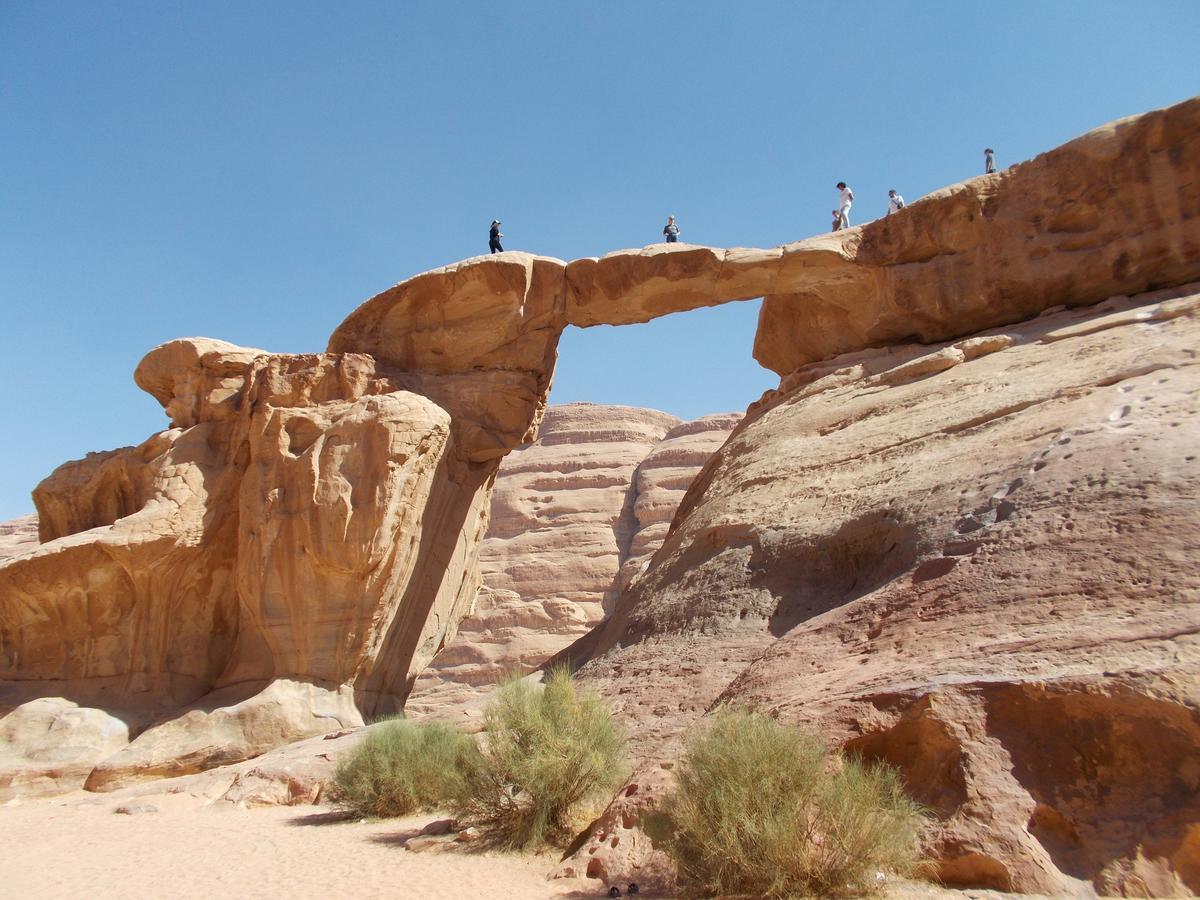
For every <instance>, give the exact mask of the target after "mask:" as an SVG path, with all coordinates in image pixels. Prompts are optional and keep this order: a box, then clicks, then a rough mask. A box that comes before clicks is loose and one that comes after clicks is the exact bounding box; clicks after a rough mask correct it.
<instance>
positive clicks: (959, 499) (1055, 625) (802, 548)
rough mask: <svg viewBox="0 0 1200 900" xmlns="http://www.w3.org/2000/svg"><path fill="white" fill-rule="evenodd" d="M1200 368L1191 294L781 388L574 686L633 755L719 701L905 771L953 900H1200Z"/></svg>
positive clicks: (714, 475)
mask: <svg viewBox="0 0 1200 900" xmlns="http://www.w3.org/2000/svg"><path fill="white" fill-rule="evenodd" d="M1197 347H1200V285H1189V286H1184V287H1181V288H1177V289H1172V290H1167V291H1160V292H1157V293H1151V294H1144V295H1140V296H1135V297H1132V298H1129V297H1124V296H1121V297H1114V298H1111V299H1110V300H1108V301H1105V302H1103V303H1101V304H1099V305H1097V306H1094V307H1087V308H1082V309H1075V310H1060V311H1053V310H1051V311H1048V312H1047V313H1045V314H1043V315H1042V316H1039V317H1035V318H1033V319H1031V320H1029V321H1026V322H1023V323H1020V324H1018V325H1014V326H1011V327H1008V328H1004V329H997V330H993V331H989V332H984V333H981V334H978V335H975V336H972V337H969V338H966V339H963V340H959V341H954V342H950V343H945V344H941V345H934V346H928V345H926V346H921V345H901V346H896V347H892V348H889V349H886V350H868V351H859V352H857V353H853V354H848V355H845V356H841V357H835V358H834V359H831V360H828V361H825V362H823V363H820V364H817V365H814V366H810V367H808V368H806V369H802V370H800V371H798V372H797V373H795V374H794V375H792V376H790V377H789V378H787V379H785V380H784V384H783V385H782V386H781V388H780V390H779V392H777V393H776V394H774V395H768V397H766V398H764V401H763V402H762V403H761V404H759V405H758V406H757V407H756V408H752V409H751V410H750V411H749V412H748V414H747V417H746V419H745V420H744V422H743V424H742V425H741V426H740V427H739V428H738V430H737V431H736V432H735V433H734V435H733V436H732V437H731V438H730V440H729V442H728V443H727V444H726V445H725V446H724V447H722V448H721V449H720V450H719V451H718V452H717V454H716V455H715V456H714V457H713V459H712V461H711V462H710V463H709V465H708V466H707V467H706V468H705V469H704V471H703V472H702V473H701V475H700V476H699V477H698V478H697V479H696V481H695V483H694V484H693V487H692V490H691V492H690V493H689V495H688V498H687V499H686V500H685V502H684V504H683V506H682V507H681V509H680V512H679V514H678V519H677V522H676V528H675V530H674V532H673V533H672V534H671V536H670V537H669V538H668V539H667V542H666V544H665V545H664V547H663V548H662V550H660V552H659V554H658V555H657V556H656V557H655V563H654V565H653V566H652V567H651V569H650V570H649V571H648V572H647V573H646V574H645V575H643V577H642V578H641V579H640V580H639V581H638V582H637V583H636V584H634V585H633V587H632V588H631V590H630V591H628V592H627V593H626V594H624V595H623V596H622V597H621V599H620V601H619V604H618V608H617V610H616V611H615V613H614V615H613V616H612V618H611V619H610V620H609V621H608V622H607V623H606V624H605V625H604V626H603V627H602V628H601V629H600V630H599V631H598V632H597V633H596V634H595V635H593V636H592V640H594V641H595V642H596V645H595V646H594V647H593V648H592V651H591V652H592V653H593V654H594V655H595V658H594V659H593V661H592V662H590V663H589V664H588V665H586V666H585V667H584V668H583V670H582V672H583V674H584V675H586V676H589V677H590V678H591V679H592V680H593V681H594V682H595V683H596V684H597V685H599V686H601V687H602V688H603V689H604V690H605V691H606V692H608V693H610V694H611V696H612V698H613V700H614V703H615V704H616V705H617V706H618V708H619V709H620V711H621V713H622V715H623V716H624V718H625V719H626V721H627V722H628V723H629V724H630V728H631V731H633V733H635V734H637V735H638V737H639V744H640V746H641V749H642V752H643V754H644V755H650V756H652V755H653V753H659V754H663V753H665V754H667V755H670V753H672V752H674V751H673V750H672V749H671V747H672V746H673V744H672V742H673V740H675V739H677V737H678V735H679V733H680V731H681V729H683V728H685V727H687V726H688V725H689V723H690V722H692V721H694V720H695V719H696V717H697V716H699V715H701V714H702V713H703V712H704V711H705V709H707V708H708V707H710V706H711V705H713V704H716V703H720V702H727V703H735V704H750V705H753V706H756V707H759V708H762V709H764V710H767V711H769V712H770V713H771V714H772V715H773V716H776V717H778V718H780V719H782V720H784V721H787V722H793V723H797V724H800V725H802V726H804V727H806V728H808V729H811V730H813V731H815V732H817V733H818V734H821V735H822V736H824V737H825V738H826V739H827V740H829V741H831V742H833V743H834V744H835V745H838V746H842V747H845V748H846V749H848V750H850V751H853V752H856V753H859V754H862V755H863V756H865V757H866V758H868V759H879V760H884V761H887V762H888V763H890V764H892V765H895V766H898V767H899V768H900V770H901V772H902V773H903V774H904V776H905V778H906V781H907V783H908V785H909V787H910V789H911V790H912V791H913V792H914V794H915V795H916V796H917V798H918V799H919V800H920V801H921V802H923V803H924V804H926V805H927V806H929V807H930V808H931V809H932V810H933V811H934V812H935V813H936V815H937V819H938V824H937V829H936V833H935V835H934V836H933V849H934V852H935V854H936V856H937V858H938V861H939V875H940V877H941V878H942V879H943V880H944V881H946V882H948V883H951V884H962V885H972V886H987V887H993V888H998V889H1002V890H1018V891H1027V892H1039V893H1046V894H1050V895H1054V896H1064V895H1086V894H1089V893H1090V892H1092V891H1097V892H1100V893H1104V894H1114V893H1115V894H1128V895H1131V896H1146V895H1161V896H1187V895H1189V894H1191V893H1194V892H1195V891H1197V890H1200V853H1198V851H1200V847H1198V845H1197V844H1196V842H1195V838H1194V835H1195V833H1196V829H1197V828H1200V768H1198V767H1197V765H1196V760H1197V750H1198V748H1200V576H1198V574H1197V572H1196V569H1195V566H1194V565H1193V557H1194V555H1195V550H1196V548H1197V547H1200V451H1198V450H1197V447H1200V360H1198V358H1197V354H1196V348H1197ZM577 649H578V648H577ZM605 651H607V652H605ZM702 660H704V661H712V662H701V661H702ZM664 698H671V702H664ZM676 698H678V699H679V700H680V701H684V700H687V701H689V702H688V703H687V704H686V705H685V703H684V702H680V703H678V704H676V703H675V702H674V701H675V700H676ZM696 698H699V701H700V702H699V703H697V702H695V701H696ZM651 747H653V748H654V749H653V750H651V749H650V748H651ZM649 771H653V766H650V769H649ZM647 777H648V775H647V773H646V772H643V773H641V774H640V775H639V780H642V781H645V780H646V779H647ZM629 837H630V840H628V841H626V840H622V841H621V843H622V844H632V843H633V836H629ZM588 849H591V850H593V851H597V848H595V847H593V848H588ZM597 852H600V851H597ZM585 854H586V850H585ZM605 855H606V854H605V853H604V852H601V855H600V857H599V858H600V859H601V860H604V858H605ZM591 856H592V857H594V856H595V853H593V854H591ZM575 865H576V866H578V865H579V863H578V862H577V863H576V864H575ZM597 865H601V864H600V863H597ZM603 865H606V866H607V867H608V868H609V869H613V868H614V867H615V866H616V865H617V863H616V862H614V861H612V860H608V861H607V862H605V863H603ZM1146 892H1149V894H1147V893H1146Z"/></svg>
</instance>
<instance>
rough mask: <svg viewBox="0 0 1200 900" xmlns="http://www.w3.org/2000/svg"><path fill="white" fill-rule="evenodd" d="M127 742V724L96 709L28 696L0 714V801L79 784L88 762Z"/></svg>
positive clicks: (60, 790)
mask: <svg viewBox="0 0 1200 900" xmlns="http://www.w3.org/2000/svg"><path fill="white" fill-rule="evenodd" d="M128 742H129V728H128V726H127V725H126V724H125V723H124V722H122V721H121V720H120V719H118V718H116V717H114V716H110V715H108V714H107V713H105V712H103V711H101V710H98V709H88V708H80V707H79V706H77V705H76V704H74V703H72V702H71V701H69V700H64V699H62V698H61V697H40V698H38V699H37V700H30V701H29V702H27V703H24V704H22V705H20V706H18V707H17V708H16V709H14V710H13V711H12V712H10V713H9V714H8V715H6V716H4V717H3V718H0V803H5V802H7V801H9V800H12V799H13V798H15V797H37V796H40V795H42V794H57V793H61V792H62V791H64V790H70V789H72V788H80V787H83V783H84V781H85V780H86V779H87V777H88V775H89V773H91V771H92V767H93V766H95V765H96V763H98V762H100V760H102V759H104V758H105V757H106V756H108V755H109V754H110V753H113V752H114V751H116V750H119V749H120V748H121V747H123V746H125V744H126V743H128Z"/></svg>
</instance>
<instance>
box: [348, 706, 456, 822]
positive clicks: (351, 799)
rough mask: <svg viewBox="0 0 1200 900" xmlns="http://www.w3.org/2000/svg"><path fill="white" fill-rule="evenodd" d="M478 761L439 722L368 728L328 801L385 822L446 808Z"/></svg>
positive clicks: (453, 731)
mask: <svg viewBox="0 0 1200 900" xmlns="http://www.w3.org/2000/svg"><path fill="white" fill-rule="evenodd" d="M477 757H478V750H477V749H476V747H475V741H474V740H473V739H472V738H471V737H470V736H469V735H466V734H463V733H462V732H461V731H459V730H458V729H456V728H452V727H450V726H449V725H444V724H442V723H440V722H431V723H428V724H422V725H414V724H413V723H411V722H406V721H405V720H403V719H395V720H393V721H390V722H385V723H383V724H380V725H377V726H374V727H372V728H371V730H370V731H368V732H367V736H366V738H364V740H363V742H362V743H361V744H359V745H358V746H357V747H355V748H354V750H352V751H351V752H350V753H349V754H348V755H347V756H346V757H345V758H344V759H343V760H342V761H341V762H340V763H339V764H338V767H337V771H336V773H335V774H334V777H333V785H332V788H331V791H330V794H331V798H332V799H333V801H334V803H336V804H337V805H339V806H341V807H343V808H345V809H349V810H352V811H353V812H355V813H357V814H359V815H361V816H370V817H378V818H385V817H388V816H403V815H407V814H408V813H413V812H420V811H423V810H430V809H436V808H438V807H444V806H446V805H447V804H448V803H449V802H450V801H451V800H452V799H453V798H454V797H456V796H457V795H458V794H459V793H460V792H461V791H462V789H463V788H462V786H463V783H464V781H465V780H466V778H467V773H468V772H469V771H470V769H471V768H472V767H473V765H474V763H475V760H476V759H477Z"/></svg>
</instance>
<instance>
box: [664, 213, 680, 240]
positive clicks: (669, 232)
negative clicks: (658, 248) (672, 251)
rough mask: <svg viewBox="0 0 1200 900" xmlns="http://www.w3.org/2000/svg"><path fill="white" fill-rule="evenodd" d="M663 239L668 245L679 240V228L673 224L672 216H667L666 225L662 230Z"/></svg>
mask: <svg viewBox="0 0 1200 900" xmlns="http://www.w3.org/2000/svg"><path fill="white" fill-rule="evenodd" d="M663 237H665V238H666V239H667V243H668V244H674V243H675V242H676V241H678V240H679V226H678V225H676V224H675V217H674V216H667V225H666V227H665V228H663Z"/></svg>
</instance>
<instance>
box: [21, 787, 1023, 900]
mask: <svg viewBox="0 0 1200 900" xmlns="http://www.w3.org/2000/svg"><path fill="white" fill-rule="evenodd" d="M202 799H203V798H202V797H199V796H197V795H196V794H186V793H182V792H181V793H179V794H175V795H172V794H167V793H154V794H144V795H141V796H136V795H135V796H129V794H128V793H125V794H124V795H123V796H117V795H111V794H110V795H96V794H85V793H83V792H77V793H75V794H73V795H69V796H67V797H57V798H53V799H46V800H34V801H24V802H22V803H20V804H17V805H8V806H0V898H3V900H9V898H12V900H17V898H21V900H26V898H42V897H47V898H49V897H53V898H56V900H70V898H88V900H105V898H110V897H120V898H139V900H140V898H155V900H192V898H196V900H201V898H202V900H213V898H221V900H238V898H274V897H286V898H288V900H307V898H313V900H317V898H320V900H333V898H343V897H344V898H352V900H370V898H377V897H378V898H383V897H386V898H391V900H396V898H401V900H404V898H427V900H443V898H444V900H473V898H488V900H498V898H504V900H540V898H575V900H583V898H601V897H607V896H608V888H609V885H607V884H603V883H601V882H599V881H597V880H595V879H557V880H551V879H549V878H548V877H547V876H548V873H549V872H550V871H551V870H552V869H553V868H554V866H555V864H556V862H557V857H555V856H554V855H543V856H517V855H511V854H505V853H498V852H484V851H481V850H478V849H473V848H468V847H464V846H462V845H457V846H454V845H452V844H451V843H449V842H447V843H445V844H442V845H440V846H441V847H444V848H449V849H442V850H441V851H440V852H438V851H430V850H426V851H424V852H413V851H411V850H408V849H406V848H405V846H404V844H405V842H406V841H408V840H409V839H411V838H413V837H416V836H417V835H418V834H419V833H420V831H421V829H422V828H423V827H424V826H425V825H427V824H428V823H429V822H431V821H432V820H434V819H437V818H439V817H438V816H436V815H424V816H416V817H412V818H407V819H392V820H384V821H378V820H376V821H360V820H355V819H346V818H345V817H344V816H343V815H342V814H341V813H338V812H336V811H334V810H332V809H330V808H328V807H321V806H272V807H266V808H262V809H239V808H237V807H235V806H233V805H232V804H228V803H210V804H207V805H201V806H197V802H200V801H202ZM119 806H126V807H129V808H131V809H132V810H133V812H132V813H131V814H120V813H116V812H114V810H115V809H116V808H117V807H119ZM621 887H622V889H624V888H625V885H624V884H622V885H621ZM661 896H662V895H661V894H654V893H652V892H650V891H648V890H643V891H642V892H641V893H640V895H639V898H648V900H653V898H654V897H661ZM878 900H1016V895H1011V894H1001V893H999V892H995V891H986V890H968V891H954V890H948V889H945V888H939V887H935V886H933V885H930V884H920V883H914V882H898V883H892V884H889V886H888V888H887V889H886V890H885V891H883V892H882V893H881V894H880V895H878ZM1020 900H1033V898H1032V897H1022V898H1020Z"/></svg>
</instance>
